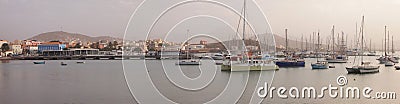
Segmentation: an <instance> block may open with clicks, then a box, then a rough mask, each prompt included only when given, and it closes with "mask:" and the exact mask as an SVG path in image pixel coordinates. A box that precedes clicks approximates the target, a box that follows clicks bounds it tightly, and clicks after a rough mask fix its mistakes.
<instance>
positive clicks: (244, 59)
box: [221, 0, 279, 71]
mask: <svg viewBox="0 0 400 104" xmlns="http://www.w3.org/2000/svg"><path fill="white" fill-rule="evenodd" d="M242 19H243V31H242V32H243V34H242V35H243V37H242V38H243V39H242V40H243V43H244V42H245V29H246V0H244V4H243V18H242ZM239 24H240V21H239ZM243 45H244V46H243V52H242V54H241V55H240V57H233V56H232V57H230V59H229V61H228V62H227V63H225V64H223V65H221V70H222V71H262V70H278V69H279V67H278V66H277V65H275V63H274V62H273V60H272V59H270V58H256V59H255V58H254V57H255V56H250V57H248V53H247V51H246V50H247V49H246V48H245V44H243Z"/></svg>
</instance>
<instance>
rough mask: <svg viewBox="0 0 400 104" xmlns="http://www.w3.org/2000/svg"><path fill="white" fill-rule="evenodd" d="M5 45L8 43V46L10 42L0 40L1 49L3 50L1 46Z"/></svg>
mask: <svg viewBox="0 0 400 104" xmlns="http://www.w3.org/2000/svg"><path fill="white" fill-rule="evenodd" d="M4 43H7V44H8V41H7V40H0V48H1V46H2V45H3V44H4Z"/></svg>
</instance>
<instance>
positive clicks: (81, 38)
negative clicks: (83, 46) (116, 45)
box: [28, 31, 122, 42]
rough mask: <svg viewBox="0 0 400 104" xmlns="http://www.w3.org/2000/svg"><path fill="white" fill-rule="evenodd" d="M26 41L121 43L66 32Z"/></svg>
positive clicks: (39, 36)
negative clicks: (101, 41) (106, 41)
mask: <svg viewBox="0 0 400 104" xmlns="http://www.w3.org/2000/svg"><path fill="white" fill-rule="evenodd" d="M28 40H38V41H53V40H59V41H72V40H76V41H81V42H97V41H99V40H108V41H114V40H117V41H122V39H120V38H114V37H110V36H99V37H91V36H87V35H83V34H78V33H68V32H63V31H54V32H47V33H42V34H39V35H36V36H33V37H31V38H28Z"/></svg>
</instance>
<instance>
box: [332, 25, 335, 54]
mask: <svg viewBox="0 0 400 104" xmlns="http://www.w3.org/2000/svg"><path fill="white" fill-rule="evenodd" d="M332 52H333V53H335V25H333V27H332Z"/></svg>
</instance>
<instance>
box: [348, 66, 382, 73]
mask: <svg viewBox="0 0 400 104" xmlns="http://www.w3.org/2000/svg"><path fill="white" fill-rule="evenodd" d="M346 70H347V72H348V73H356V74H366V73H377V72H379V66H371V65H359V66H353V67H346Z"/></svg>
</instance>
